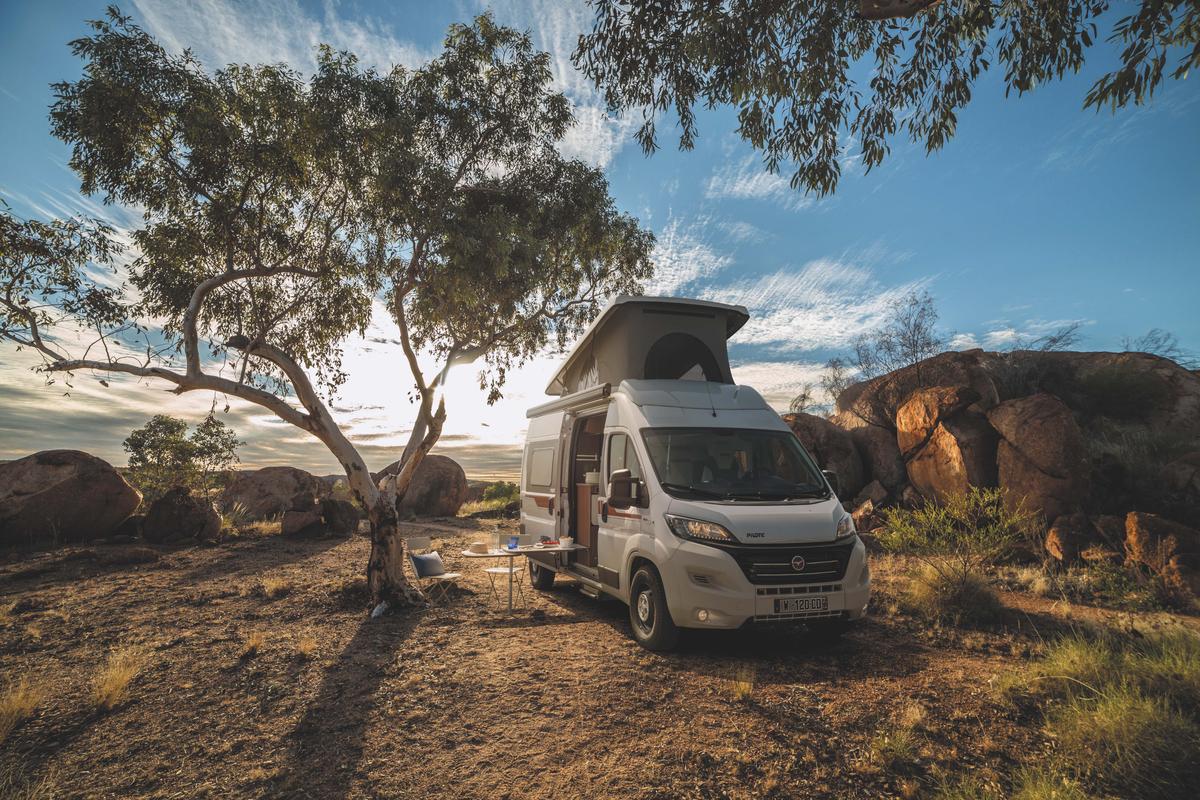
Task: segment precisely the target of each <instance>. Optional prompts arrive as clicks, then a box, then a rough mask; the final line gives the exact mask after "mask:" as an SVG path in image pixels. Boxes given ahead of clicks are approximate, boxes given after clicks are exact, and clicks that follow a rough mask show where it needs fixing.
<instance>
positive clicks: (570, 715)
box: [0, 520, 1121, 798]
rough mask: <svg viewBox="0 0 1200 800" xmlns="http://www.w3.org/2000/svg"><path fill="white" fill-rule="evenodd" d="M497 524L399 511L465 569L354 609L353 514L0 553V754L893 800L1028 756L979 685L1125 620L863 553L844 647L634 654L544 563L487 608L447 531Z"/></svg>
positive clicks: (735, 638)
mask: <svg viewBox="0 0 1200 800" xmlns="http://www.w3.org/2000/svg"><path fill="white" fill-rule="evenodd" d="M508 525H511V523H507V522H495V521H466V520H448V521H441V522H437V523H431V524H430V525H427V526H422V527H423V529H424V530H425V531H428V532H430V533H432V535H433V536H434V537H435V546H438V547H439V548H440V550H441V552H442V555H443V556H444V557H445V559H446V561H447V564H448V567H449V568H450V569H451V570H454V571H461V572H463V573H464V580H463V590H462V591H460V592H457V593H455V594H454V595H452V597H451V598H450V599H449V600H448V601H447V602H445V603H444V604H443V605H440V606H437V607H434V608H430V609H426V610H418V611H411V612H407V613H404V614H400V615H393V616H387V617H384V618H382V619H379V620H374V621H370V620H368V619H367V616H366V613H365V608H364V604H365V602H366V597H365V591H364V588H363V582H362V579H361V577H359V576H360V573H361V570H362V568H363V565H364V564H365V562H366V557H367V551H368V547H369V545H368V542H367V541H366V539H364V538H362V537H356V538H354V539H350V540H344V539H341V540H317V541H295V540H287V539H283V538H280V537H277V536H265V537H259V538H240V539H236V540H233V541H230V542H226V543H223V544H222V545H220V546H218V547H186V548H180V549H171V548H156V549H155V550H154V551H153V552H148V551H146V549H145V548H137V549H133V550H131V549H130V547H129V546H117V545H98V546H95V547H91V548H86V549H81V548H74V549H67V550H59V551H55V552H52V553H42V554H34V555H27V556H23V557H20V558H19V559H13V558H10V559H9V560H8V561H5V562H0V609H2V608H4V607H9V606H11V610H9V612H8V613H7V615H6V616H4V617H0V673H2V674H3V676H4V678H5V679H6V680H4V681H0V683H6V682H7V681H8V680H15V679H19V678H20V677H22V676H27V677H29V678H30V679H31V680H33V681H36V682H38V683H40V684H42V685H44V686H45V687H46V688H47V689H48V696H47V699H46V700H45V701H44V702H43V703H42V705H41V707H40V710H39V712H38V713H37V715H36V716H35V717H33V718H31V719H30V720H28V721H27V722H25V723H24V724H23V725H22V726H21V727H19V728H18V729H17V730H16V731H15V732H14V733H13V734H11V735H10V736H9V738H8V740H7V741H6V742H5V743H4V744H3V745H0V762H7V763H9V764H13V763H16V764H18V765H20V768H21V769H22V770H23V771H24V772H25V774H26V775H29V776H43V775H45V776H49V781H48V783H49V784H50V785H51V786H53V787H54V788H55V789H56V790H57V793H58V794H59V795H61V796H67V797H158V798H168V797H322V798H325V797H331V798H341V797H354V798H360V797H363V798H366V797H372V798H374V797H380V798H382V797H388V798H425V797H455V798H524V797H532V798H565V797H597V798H599V797H612V798H617V797H620V798H628V797H632V798H667V797H700V798H719V797H732V798H749V797H796V798H825V797H829V798H858V797H862V798H874V797H886V796H906V797H911V796H919V795H920V794H921V793H922V791H923V789H922V787H925V786H928V785H929V782H930V781H931V780H932V778H933V776H935V775H937V774H939V773H947V772H948V773H960V772H963V771H968V770H969V771H972V772H973V773H974V774H975V775H977V776H982V777H985V778H987V777H997V778H998V777H999V776H1001V775H1003V774H1005V773H1006V772H1008V771H1009V770H1010V768H1011V767H1012V766H1013V765H1014V764H1017V763H1018V762H1020V763H1029V762H1031V761H1036V760H1037V758H1038V754H1039V753H1040V752H1042V751H1043V750H1044V749H1045V747H1046V742H1045V741H1044V740H1043V739H1042V738H1041V735H1040V734H1039V733H1038V729H1037V725H1036V724H1035V723H1033V722H1031V721H1030V720H1023V719H1020V718H1019V714H1018V712H1016V711H1014V710H1012V709H1010V708H1008V707H1006V706H1004V705H1002V704H1001V703H1000V702H999V701H998V700H996V699H995V698H994V696H993V694H992V693H991V692H989V681H990V680H991V679H992V678H994V677H995V676H996V675H998V674H1000V673H1002V672H1003V671H1005V670H1008V669H1012V668H1014V667H1015V666H1017V665H1018V664H1019V663H1020V661H1021V660H1022V658H1024V657H1026V656H1027V655H1028V654H1029V653H1030V652H1031V651H1032V650H1033V649H1036V648H1037V647H1038V645H1039V642H1041V641H1042V640H1043V639H1044V638H1045V637H1048V636H1050V635H1052V634H1053V633H1054V632H1055V631H1056V630H1059V629H1061V628H1063V627H1064V626H1067V625H1070V624H1073V623H1074V622H1075V621H1077V620H1079V619H1081V618H1086V619H1090V620H1093V621H1104V620H1107V621H1110V622H1112V623H1114V624H1120V622H1121V620H1120V618H1119V615H1116V614H1110V613H1109V612H1100V611H1097V610H1095V609H1084V608H1081V607H1078V606H1069V605H1064V604H1056V603H1052V602H1048V601H1045V600H1039V599H1036V598H1032V597H1026V596H1021V595H1005V601H1006V603H1007V604H1008V605H1009V606H1010V609H1011V610H1010V612H1009V622H1008V624H1006V625H1005V626H1003V627H1002V628H1001V629H997V630H991V631H962V630H955V629H940V630H931V629H929V627H928V626H927V625H925V624H923V623H921V622H919V621H918V620H916V619H914V618H911V617H908V616H906V615H905V614H903V613H901V612H899V611H898V610H897V609H896V608H895V603H893V602H891V600H890V599H889V592H890V591H891V590H890V589H889V586H890V581H889V577H888V576H889V574H890V572H894V570H895V569H897V567H896V565H895V564H891V565H889V564H888V563H887V562H886V561H885V560H882V559H877V560H876V575H877V576H882V578H881V579H877V587H878V591H877V593H876V595H875V598H874V600H873V607H872V613H871V615H870V617H869V618H868V619H867V620H866V621H865V622H864V623H863V624H862V625H861V626H859V628H858V629H857V630H855V632H853V633H852V634H850V635H848V636H847V637H846V638H845V639H843V640H842V641H841V642H840V643H837V644H834V645H828V644H822V643H818V642H816V641H813V640H811V639H810V637H808V636H807V634H806V633H805V632H804V631H803V630H802V629H799V628H784V629H772V630H759V631H751V632H746V633H721V634H715V633H714V634H705V635H693V636H691V637H689V638H688V639H687V640H685V646H684V648H683V650H682V651H681V652H678V653H673V654H667V655H657V654H653V653H649V652H646V651H644V650H642V649H641V648H639V647H638V646H636V645H635V644H634V643H633V642H632V640H631V639H630V638H629V634H628V622H627V618H626V609H625V607H624V606H623V605H622V604H620V603H618V602H615V601H613V600H594V599H592V598H588V597H586V596H584V595H582V594H581V593H580V592H579V590H578V588H577V586H575V585H574V584H573V583H571V582H570V581H567V580H564V579H561V578H560V579H559V581H558V582H557V584H556V585H555V588H554V589H553V590H552V591H550V592H548V593H537V592H534V591H532V590H531V589H530V588H529V587H528V586H527V587H526V589H525V596H526V598H527V600H528V604H527V607H526V608H524V609H522V610H521V611H520V612H519V613H517V614H516V615H514V616H512V617H509V616H507V615H506V614H505V613H503V610H502V609H498V608H497V607H496V604H495V603H494V602H493V600H492V598H491V596H490V594H489V592H488V589H487V585H488V584H487V580H486V577H485V576H484V575H483V573H482V569H483V568H484V567H485V566H489V565H493V564H494V562H487V561H467V559H464V558H462V556H461V555H460V551H461V550H462V549H464V548H465V546H466V545H467V544H468V543H469V542H470V541H472V540H474V539H476V538H479V532H492V531H494V530H495V529H496V528H497V526H500V527H504V526H508ZM413 528H414V531H413V532H414V533H418V532H419V531H418V530H417V526H413ZM155 555H157V556H158V557H157V560H152V561H150V560H147V561H146V563H130V562H134V561H138V560H141V559H150V558H152V557H153V556H155ZM139 556H140V557H141V559H139V558H138V557H139ZM263 579H270V580H276V581H277V585H276V586H275V587H274V588H275V589H276V591H277V592H278V596H276V597H274V598H270V597H266V596H264V593H263V592H262V591H261V582H262V580H263ZM254 634H260V635H261V636H262V644H261V646H260V648H259V649H258V652H257V653H256V654H253V655H246V654H244V653H243V651H244V650H245V648H246V641H247V638H248V637H250V636H252V635H254ZM306 645H307V646H308V647H309V648H312V650H313V652H311V653H310V654H308V655H305V654H303V653H302V652H300V651H302V650H305V649H306ZM124 646H133V647H136V648H140V649H141V650H142V651H143V652H144V653H145V656H146V661H145V666H144V667H143V669H142V671H141V672H140V673H139V674H138V676H137V677H136V678H135V679H134V681H133V683H132V685H131V688H130V695H129V698H128V699H127V700H126V701H125V702H124V703H123V704H121V705H119V706H118V707H117V708H115V709H114V710H112V711H104V712H102V711H96V710H94V704H93V703H91V702H90V700H89V697H90V691H91V688H90V687H91V682H92V680H93V676H94V675H95V673H96V671H97V670H98V669H99V667H100V665H101V664H102V663H103V662H104V660H105V658H106V656H107V654H108V653H109V652H110V651H111V650H113V649H114V648H118V647H124ZM739 686H740V690H739ZM743 695H748V696H743ZM914 708H916V709H917V712H916V713H917V714H918V716H920V718H921V722H920V725H919V734H920V746H919V757H918V759H917V761H916V763H915V764H912V765H910V766H909V767H907V768H906V769H905V770H903V771H897V770H895V769H887V768H885V767H884V766H881V765H879V764H878V763H876V761H877V760H873V759H872V758H871V756H870V743H871V741H872V739H873V738H875V736H876V734H877V733H878V732H879V731H881V730H884V729H887V728H888V727H889V726H891V725H893V724H894V722H895V720H896V719H898V718H900V717H902V716H905V715H909V716H910V717H911V715H912V714H913V713H914V710H913V709H914Z"/></svg>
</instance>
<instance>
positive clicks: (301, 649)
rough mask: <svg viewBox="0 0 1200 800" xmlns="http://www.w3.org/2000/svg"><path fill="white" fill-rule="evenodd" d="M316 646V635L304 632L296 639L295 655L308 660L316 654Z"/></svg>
mask: <svg viewBox="0 0 1200 800" xmlns="http://www.w3.org/2000/svg"><path fill="white" fill-rule="evenodd" d="M318 646H319V643H318V642H317V639H316V637H314V636H310V635H308V634H304V635H302V636H300V637H299V638H298V639H296V655H297V656H298V657H299V658H302V659H304V660H305V661H308V660H310V659H312V658H313V656H315V655H316V654H317V649H318Z"/></svg>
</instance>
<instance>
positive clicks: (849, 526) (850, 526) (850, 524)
mask: <svg viewBox="0 0 1200 800" xmlns="http://www.w3.org/2000/svg"><path fill="white" fill-rule="evenodd" d="M854 533H855V531H854V517H852V516H850V515H849V514H846V515H845V516H843V517H842V518H841V519H839V520H838V524H837V534H836V535H835V536H834V537H833V540H834V541H835V542H840V541H842V540H843V539H849V538H850V537H851V536H853V535H854Z"/></svg>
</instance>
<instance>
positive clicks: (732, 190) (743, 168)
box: [704, 156, 815, 211]
mask: <svg viewBox="0 0 1200 800" xmlns="http://www.w3.org/2000/svg"><path fill="white" fill-rule="evenodd" d="M704 195H705V197H708V198H710V199H717V198H733V199H735V200H769V201H772V202H775V203H778V204H779V205H782V206H784V207H785V208H788V209H791V210H793V211H799V210H802V209H806V208H811V207H812V206H813V205H814V204H815V201H814V200H813V199H812V198H811V197H807V196H805V195H804V194H803V193H802V192H800V191H799V190H796V189H793V188H792V187H791V185H790V184H789V182H788V179H787V178H785V177H783V176H782V175H776V174H774V173H771V172H768V171H767V169H766V167H764V166H763V165H762V164H761V163H760V162H759V161H758V160H757V159H755V158H754V156H748V157H747V158H745V159H743V160H741V161H739V162H735V163H731V164H727V165H725V166H723V167H721V168H719V169H718V170H717V171H716V172H714V173H713V174H712V176H711V177H710V178H709V179H708V182H707V184H706V185H705V190H704Z"/></svg>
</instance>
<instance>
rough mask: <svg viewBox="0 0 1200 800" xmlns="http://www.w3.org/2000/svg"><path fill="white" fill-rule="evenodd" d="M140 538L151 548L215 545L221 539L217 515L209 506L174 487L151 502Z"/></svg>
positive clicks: (183, 489)
mask: <svg viewBox="0 0 1200 800" xmlns="http://www.w3.org/2000/svg"><path fill="white" fill-rule="evenodd" d="M142 538H143V539H145V540H146V541H147V542H151V543H152V544H165V543H169V542H182V541H187V540H189V539H190V540H194V541H198V542H216V541H219V540H220V538H221V515H220V514H218V513H217V509H216V508H215V507H214V506H213V504H212V503H210V502H208V501H207V500H203V499H201V498H198V497H193V496H192V495H191V494H190V493H189V492H188V490H187V489H186V488H185V487H183V486H176V487H175V488H174V489H172V490H170V491H169V492H167V493H166V494H164V495H163V496H162V497H160V498H159V499H157V500H155V501H154V504H153V505H151V506H150V510H149V512H147V513H146V519H145V520H144V521H143V523H142Z"/></svg>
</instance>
